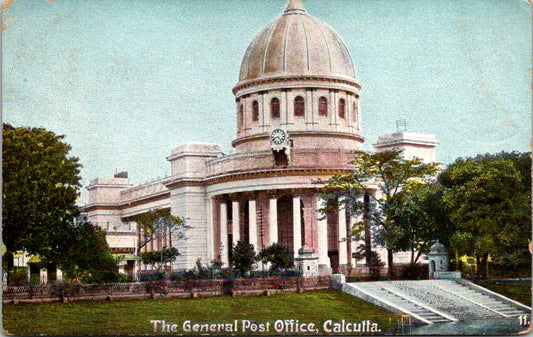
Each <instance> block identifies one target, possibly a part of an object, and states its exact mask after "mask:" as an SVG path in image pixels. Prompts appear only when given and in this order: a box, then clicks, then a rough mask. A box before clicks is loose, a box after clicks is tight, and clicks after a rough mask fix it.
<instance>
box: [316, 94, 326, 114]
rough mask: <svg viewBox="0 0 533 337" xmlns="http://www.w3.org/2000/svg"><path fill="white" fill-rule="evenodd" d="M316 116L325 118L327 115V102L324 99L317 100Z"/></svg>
mask: <svg viewBox="0 0 533 337" xmlns="http://www.w3.org/2000/svg"><path fill="white" fill-rule="evenodd" d="M318 115H319V116H327V115H328V100H327V99H326V97H320V98H319V99H318Z"/></svg>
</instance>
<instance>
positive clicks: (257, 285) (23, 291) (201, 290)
mask: <svg viewBox="0 0 533 337" xmlns="http://www.w3.org/2000/svg"><path fill="white" fill-rule="evenodd" d="M330 287H331V278H330V277H329V276H321V277H309V278H303V277H294V278H266V279H208V280H202V279H192V280H177V281H151V282H142V283H141V282H137V283H109V284H71V283H60V284H38V285H20V286H4V287H3V288H2V302H4V303H8V302H44V301H71V300H83V299H107V300H110V299H115V298H116V299H118V298H155V297H197V296H215V295H232V296H233V295H241V294H254V293H267V294H272V293H276V292H284V291H304V290H313V289H326V288H330Z"/></svg>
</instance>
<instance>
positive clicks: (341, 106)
mask: <svg viewBox="0 0 533 337" xmlns="http://www.w3.org/2000/svg"><path fill="white" fill-rule="evenodd" d="M345 114H346V101H345V100H344V98H341V99H339V117H340V118H344V116H345Z"/></svg>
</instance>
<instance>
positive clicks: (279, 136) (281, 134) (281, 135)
mask: <svg viewBox="0 0 533 337" xmlns="http://www.w3.org/2000/svg"><path fill="white" fill-rule="evenodd" d="M286 140H287V134H286V133H285V131H283V130H281V129H275V130H273V131H272V132H271V133H270V142H271V143H272V144H274V145H281V144H283V143H284V142H285V141H286Z"/></svg>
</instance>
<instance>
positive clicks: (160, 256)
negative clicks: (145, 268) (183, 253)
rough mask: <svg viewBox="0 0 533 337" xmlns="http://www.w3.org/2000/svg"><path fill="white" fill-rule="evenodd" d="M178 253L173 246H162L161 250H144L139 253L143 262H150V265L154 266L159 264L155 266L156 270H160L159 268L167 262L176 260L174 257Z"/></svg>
mask: <svg viewBox="0 0 533 337" xmlns="http://www.w3.org/2000/svg"><path fill="white" fill-rule="evenodd" d="M179 255H180V253H179V252H178V250H177V249H176V248H174V247H171V248H167V247H164V248H163V249H161V250H156V251H153V252H144V253H142V254H141V259H142V262H143V263H144V264H151V265H152V267H155V265H156V264H159V267H158V268H156V269H157V270H161V268H162V267H163V266H164V265H165V264H166V263H167V262H172V261H176V257H178V256H179Z"/></svg>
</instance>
